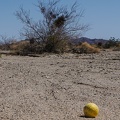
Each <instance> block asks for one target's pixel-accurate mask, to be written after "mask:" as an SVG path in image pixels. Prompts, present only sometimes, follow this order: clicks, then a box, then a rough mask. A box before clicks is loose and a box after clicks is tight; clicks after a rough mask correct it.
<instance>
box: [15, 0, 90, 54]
mask: <svg viewBox="0 0 120 120" xmlns="http://www.w3.org/2000/svg"><path fill="white" fill-rule="evenodd" d="M59 2H60V0H46V1H45V0H41V1H39V2H38V5H37V7H38V8H39V10H40V13H41V14H42V15H43V18H41V20H39V21H37V22H35V21H33V19H32V18H31V17H30V11H25V10H24V9H23V8H22V7H21V8H20V10H19V11H16V13H15V15H16V17H17V18H18V19H19V20H20V21H21V22H22V23H23V24H24V25H25V26H24V32H23V33H22V35H23V36H25V37H26V38H27V39H31V38H34V40H35V43H37V44H41V45H43V47H44V49H45V51H47V52H56V51H60V52H64V51H65V48H66V47H67V45H68V44H67V43H68V41H69V40H71V39H75V38H77V37H81V34H82V33H83V32H85V31H86V30H88V25H84V24H81V23H80V22H79V21H80V19H81V18H82V17H83V10H78V11H77V7H78V4H77V3H76V2H75V3H74V4H73V5H72V6H71V8H70V9H68V8H67V7H66V6H64V7H62V6H61V7H58V6H59ZM63 48H64V49H63Z"/></svg>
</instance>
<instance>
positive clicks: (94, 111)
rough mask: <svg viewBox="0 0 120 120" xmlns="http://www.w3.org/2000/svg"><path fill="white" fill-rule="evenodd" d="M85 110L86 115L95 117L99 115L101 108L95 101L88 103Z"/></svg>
mask: <svg viewBox="0 0 120 120" xmlns="http://www.w3.org/2000/svg"><path fill="white" fill-rule="evenodd" d="M83 111H84V115H85V116H86V117H91V118H94V117H96V116H97V115H98V113H99V108H98V106H97V105H96V104H94V103H88V104H86V105H85V107H84V109H83Z"/></svg>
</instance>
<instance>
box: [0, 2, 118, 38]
mask: <svg viewBox="0 0 120 120" xmlns="http://www.w3.org/2000/svg"><path fill="white" fill-rule="evenodd" d="M46 1H47V0H46ZM75 1H77V3H78V4H79V8H80V9H83V10H84V17H83V18H82V20H81V21H80V22H81V23H84V24H89V25H90V29H89V31H87V32H86V33H84V34H83V37H88V38H98V39H99V38H100V39H101V38H102V39H109V38H110V37H115V38H116V39H117V38H120V0H61V3H60V4H63V5H67V6H71V5H72V4H73V3H74V2H75ZM36 5H38V0H0V35H5V36H8V37H15V38H17V39H21V37H20V35H19V34H20V31H22V30H23V29H22V28H23V27H24V25H23V24H22V23H21V22H20V21H19V20H18V19H17V18H16V16H15V15H14V14H15V12H16V11H17V10H19V8H20V6H22V7H23V8H24V9H25V10H30V13H31V17H32V18H33V19H34V20H39V19H41V15H40V12H39V11H38V8H37V7H36Z"/></svg>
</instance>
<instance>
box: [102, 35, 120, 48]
mask: <svg viewBox="0 0 120 120" xmlns="http://www.w3.org/2000/svg"><path fill="white" fill-rule="evenodd" d="M113 47H119V41H118V40H117V39H115V38H114V37H111V38H110V39H109V40H108V41H107V42H106V43H105V45H104V48H106V49H108V48H113Z"/></svg>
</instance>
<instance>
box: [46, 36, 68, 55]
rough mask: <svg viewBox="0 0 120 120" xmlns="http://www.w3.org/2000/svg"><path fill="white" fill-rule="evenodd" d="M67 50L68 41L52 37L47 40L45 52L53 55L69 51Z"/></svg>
mask: <svg viewBox="0 0 120 120" xmlns="http://www.w3.org/2000/svg"><path fill="white" fill-rule="evenodd" d="M67 48H68V41H67V40H60V39H57V38H56V37H54V36H52V37H50V38H49V39H48V40H47V42H46V44H45V48H44V51H45V52H53V53H63V52H66V51H67Z"/></svg>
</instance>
